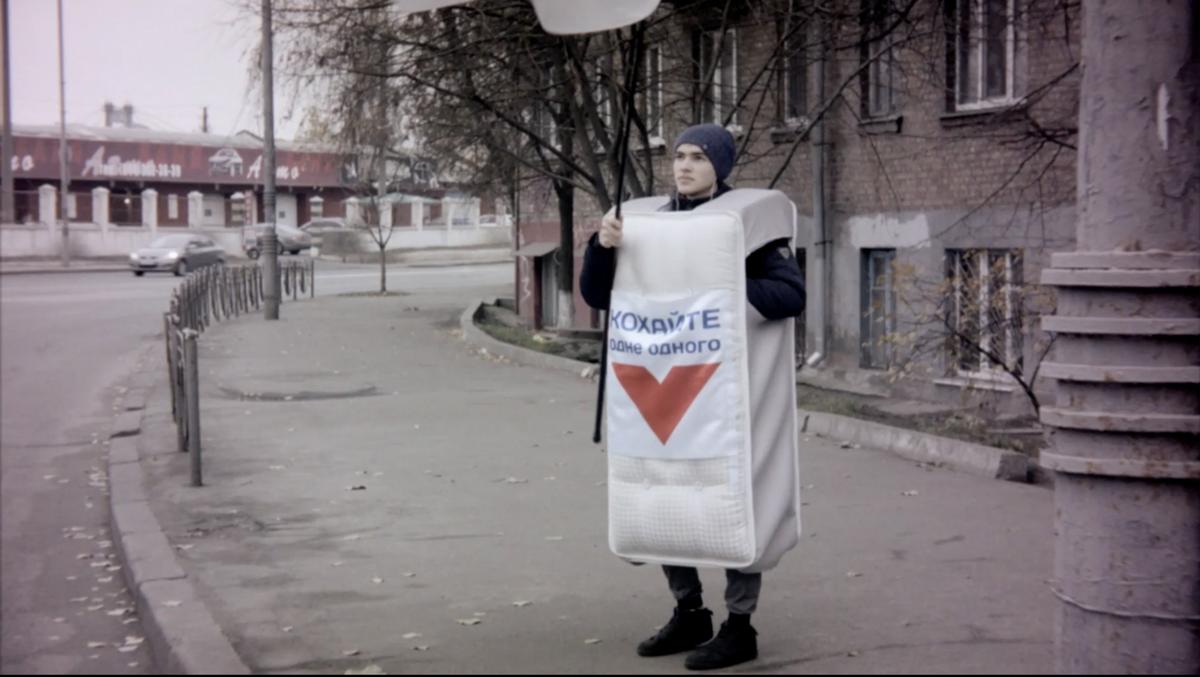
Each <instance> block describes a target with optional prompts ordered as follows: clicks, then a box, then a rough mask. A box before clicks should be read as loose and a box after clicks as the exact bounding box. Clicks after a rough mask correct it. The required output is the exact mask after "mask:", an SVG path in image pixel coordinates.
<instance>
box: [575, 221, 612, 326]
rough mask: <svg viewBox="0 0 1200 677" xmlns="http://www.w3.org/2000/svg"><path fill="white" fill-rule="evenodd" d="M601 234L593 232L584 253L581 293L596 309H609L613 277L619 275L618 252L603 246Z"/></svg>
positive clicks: (580, 273)
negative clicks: (600, 239)
mask: <svg viewBox="0 0 1200 677" xmlns="http://www.w3.org/2000/svg"><path fill="white" fill-rule="evenodd" d="M598 238H599V234H598V233H593V234H592V237H591V238H590V239H589V240H588V243H587V249H586V250H585V251H584V253H583V270H581V271H580V272H579V293H580V295H582V296H583V300H584V301H586V302H587V304H588V305H589V306H591V307H593V308H595V309H596V310H608V303H609V297H610V296H612V286H613V278H614V277H616V275H617V252H616V250H615V249H611V248H608V247H601V246H600V242H599V240H598Z"/></svg>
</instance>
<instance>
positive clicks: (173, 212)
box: [167, 193, 179, 221]
mask: <svg viewBox="0 0 1200 677" xmlns="http://www.w3.org/2000/svg"><path fill="white" fill-rule="evenodd" d="M167 218H168V219H171V220H172V221H174V220H175V219H178V218H179V196H178V195H176V194H174V193H171V194H170V195H168V196H167Z"/></svg>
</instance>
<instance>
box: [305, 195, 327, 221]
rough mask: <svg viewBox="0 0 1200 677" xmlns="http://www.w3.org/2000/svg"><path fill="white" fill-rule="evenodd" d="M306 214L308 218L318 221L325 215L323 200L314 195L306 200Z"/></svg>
mask: <svg viewBox="0 0 1200 677" xmlns="http://www.w3.org/2000/svg"><path fill="white" fill-rule="evenodd" d="M308 214H309V217H310V218H313V219H319V218H321V217H322V216H324V215H325V198H323V197H321V196H319V195H314V196H312V197H310V198H308Z"/></svg>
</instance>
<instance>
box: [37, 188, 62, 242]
mask: <svg viewBox="0 0 1200 677" xmlns="http://www.w3.org/2000/svg"><path fill="white" fill-rule="evenodd" d="M38 220H39V221H41V222H42V223H44V224H46V226H47V227H49V228H50V232H52V233H53V232H54V224H55V223H57V222H58V188H56V187H54V186H53V185H51V184H49V183H43V184H42V185H40V186H38Z"/></svg>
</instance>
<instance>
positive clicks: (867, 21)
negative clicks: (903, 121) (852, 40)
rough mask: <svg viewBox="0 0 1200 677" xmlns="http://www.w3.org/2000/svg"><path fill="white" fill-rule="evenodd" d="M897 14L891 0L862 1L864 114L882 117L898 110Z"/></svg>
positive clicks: (871, 116) (869, 116) (870, 116)
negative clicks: (865, 64) (864, 63)
mask: <svg viewBox="0 0 1200 677" xmlns="http://www.w3.org/2000/svg"><path fill="white" fill-rule="evenodd" d="M896 21H897V13H896V11H895V9H894V8H893V7H892V2H891V0H863V3H862V31H863V43H862V45H863V46H862V58H863V60H864V61H865V62H867V67H866V69H865V70H864V71H863V74H862V76H861V77H862V84H863V93H862V108H863V115H864V117H868V118H879V117H886V116H888V115H892V114H893V113H894V112H895V111H896V83H895V77H896V48H895V35H896V31H897V30H898V29H897V26H896Z"/></svg>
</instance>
